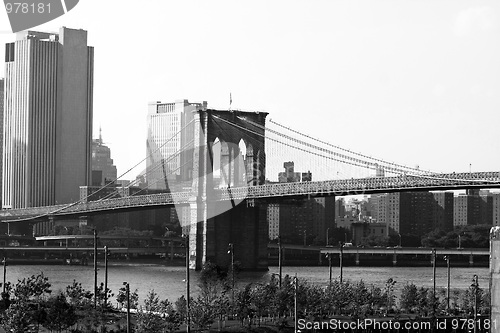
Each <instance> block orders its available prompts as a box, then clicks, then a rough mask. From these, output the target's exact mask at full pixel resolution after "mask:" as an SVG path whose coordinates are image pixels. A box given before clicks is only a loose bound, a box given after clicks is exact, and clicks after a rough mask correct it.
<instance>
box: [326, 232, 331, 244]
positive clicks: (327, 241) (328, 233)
mask: <svg viewBox="0 0 500 333" xmlns="http://www.w3.org/2000/svg"><path fill="white" fill-rule="evenodd" d="M329 235H330V228H326V246H328V243H329V242H330V240H329V239H328V238H329Z"/></svg>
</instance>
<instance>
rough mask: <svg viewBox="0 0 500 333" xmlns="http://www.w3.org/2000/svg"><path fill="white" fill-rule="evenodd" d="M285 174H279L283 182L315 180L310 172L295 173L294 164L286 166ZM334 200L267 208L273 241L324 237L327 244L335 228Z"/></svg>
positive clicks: (330, 198)
mask: <svg viewBox="0 0 500 333" xmlns="http://www.w3.org/2000/svg"><path fill="white" fill-rule="evenodd" d="M283 167H284V168H285V171H284V172H280V173H279V174H278V179H279V182H280V183H286V182H300V181H301V176H302V181H311V180H312V173H311V172H310V171H308V172H304V173H302V174H301V173H300V172H295V170H294V162H285V163H284V164H283ZM334 216H335V199H334V197H317V198H311V199H304V200H284V201H282V202H280V203H271V204H269V205H268V207H267V221H268V223H269V238H270V239H276V238H277V237H278V236H279V235H281V236H282V237H285V238H289V239H295V240H297V241H298V240H299V239H300V240H301V242H302V240H303V239H304V237H305V238H308V239H309V238H311V237H313V238H316V237H320V238H321V239H324V240H325V241H326V231H327V229H328V228H333V227H334V226H335V217H334Z"/></svg>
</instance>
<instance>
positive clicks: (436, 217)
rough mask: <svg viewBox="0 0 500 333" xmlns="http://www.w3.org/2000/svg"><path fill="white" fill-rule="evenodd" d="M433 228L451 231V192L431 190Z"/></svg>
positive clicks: (452, 207)
mask: <svg viewBox="0 0 500 333" xmlns="http://www.w3.org/2000/svg"><path fill="white" fill-rule="evenodd" d="M432 195H433V196H434V201H435V202H434V205H433V207H434V209H433V210H434V211H433V221H432V225H433V229H441V230H443V231H446V232H448V231H453V209H454V206H453V192H433V193H432Z"/></svg>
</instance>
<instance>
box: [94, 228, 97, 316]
mask: <svg viewBox="0 0 500 333" xmlns="http://www.w3.org/2000/svg"><path fill="white" fill-rule="evenodd" d="M96 308H97V230H96V229H94V309H96Z"/></svg>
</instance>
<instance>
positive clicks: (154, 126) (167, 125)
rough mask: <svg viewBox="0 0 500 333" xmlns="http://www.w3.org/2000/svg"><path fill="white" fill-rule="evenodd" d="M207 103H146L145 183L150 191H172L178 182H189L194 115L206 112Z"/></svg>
mask: <svg viewBox="0 0 500 333" xmlns="http://www.w3.org/2000/svg"><path fill="white" fill-rule="evenodd" d="M206 108H207V102H205V101H204V102H203V103H189V102H188V100H179V101H176V102H175V103H162V102H151V103H149V104H148V119H147V124H148V138H147V145H146V149H147V152H146V156H147V159H146V182H147V184H148V187H149V188H150V189H164V190H169V189H170V190H172V191H173V190H174V189H173V188H172V187H175V186H176V185H179V186H182V185H180V184H181V181H184V180H190V178H191V174H192V163H189V160H191V159H192V155H193V150H192V148H193V147H194V146H193V142H192V139H193V136H194V122H193V119H194V117H195V113H196V111H197V110H205V109H206Z"/></svg>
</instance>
